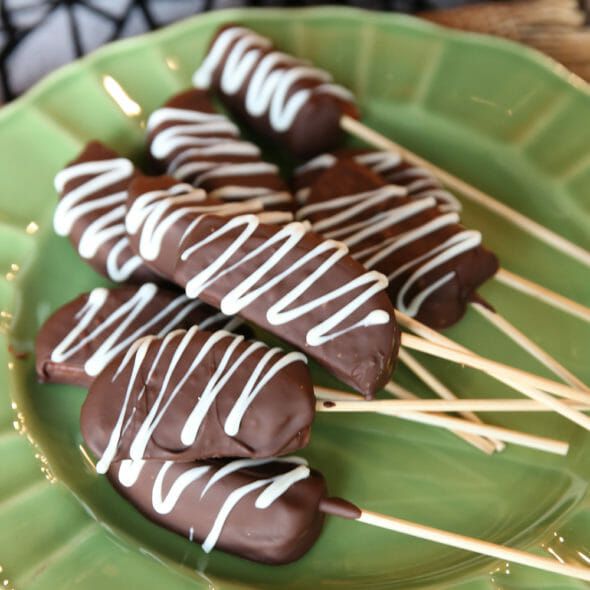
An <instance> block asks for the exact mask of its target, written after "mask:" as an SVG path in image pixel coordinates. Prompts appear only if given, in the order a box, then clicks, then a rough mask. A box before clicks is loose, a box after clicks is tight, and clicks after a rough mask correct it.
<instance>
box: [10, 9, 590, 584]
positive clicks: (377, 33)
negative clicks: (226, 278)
mask: <svg viewBox="0 0 590 590" xmlns="http://www.w3.org/2000/svg"><path fill="white" fill-rule="evenodd" d="M227 20H239V21H243V22H244V23H247V24H249V25H251V26H252V27H254V28H256V29H257V30H259V31H260V32H262V33H264V34H268V35H270V36H271V37H273V38H275V39H276V40H277V41H279V42H280V46H281V47H282V48H284V49H286V50H287V51H292V52H294V53H296V54H298V55H301V56H305V57H309V58H311V59H313V60H314V61H315V62H316V63H317V64H318V65H320V66H323V67H326V68H328V69H329V70H331V71H332V72H333V73H334V75H335V77H336V78H337V79H338V80H339V81H341V82H343V83H344V84H347V85H349V86H350V87H352V88H353V89H354V90H355V92H356V93H357V95H358V97H359V99H360V102H361V105H362V107H363V111H364V114H365V120H366V122H367V123H368V124H369V125H372V126H374V127H375V128H377V129H379V130H380V131H382V132H384V133H386V134H390V135H391V136H393V137H395V138H397V139H398V140H399V141H401V142H402V143H406V144H407V145H408V146H409V147H410V148H412V149H414V150H416V151H418V152H419V153H421V154H423V155H425V156H426V157H428V158H430V159H432V160H433V161H434V162H436V163H437V164H439V165H441V166H443V167H445V168H448V169H449V170H451V171H452V172H454V173H456V174H458V175H459V176H461V177H463V178H465V179H467V180H469V181H471V182H473V183H474V184H476V185H477V186H479V187H481V188H482V189H484V190H485V191H487V192H489V193H491V194H493V195H495V196H496V197H497V198H499V199H500V200H502V201H505V202H508V203H510V204H511V205H512V206H514V207H516V208H517V209H519V210H521V211H523V212H525V213H526V214H528V215H530V216H531V217H533V218H534V219H536V220H538V221H540V222H542V223H544V224H546V225H547V226H549V227H550V228H552V229H554V230H556V231H558V232H560V233H562V234H563V235H565V236H567V237H569V238H571V239H573V240H575V241H577V242H578V243H580V244H582V245H584V246H585V247H590V231H589V230H590V125H588V121H590V95H589V92H588V88H587V86H585V85H584V83H583V82H581V81H580V80H579V79H577V78H575V77H574V76H572V75H571V74H568V73H567V72H566V71H564V70H563V68H561V67H560V66H558V65H556V64H555V63H553V62H551V61H549V60H547V59H545V58H543V57H541V56H539V55H538V54H536V53H534V52H531V51H529V50H526V49H523V48H521V47H517V46H516V45H512V44H509V43H505V42H502V41H498V40H495V39H488V38H483V37H476V36H471V35H463V34H461V35H460V34H455V33H450V32H447V31H443V30H441V29H438V28H434V27H431V26H429V25H427V24H424V23H421V22H419V21H416V20H412V19H410V18H404V17H400V16H393V15H384V14H378V13H368V12H361V11H355V10H348V9H336V8H322V9H315V10H302V11H295V10H294V11H284V10H281V11H278V10H269V11H257V10H250V11H247V12H216V13H212V14H208V15H206V16H202V17H198V18H195V19H193V20H190V21H186V22H184V23H182V24H179V25H176V26H174V27H171V28H169V29H167V30H163V31H161V32H158V33H155V34H152V35H149V36H146V37H140V38H138V39H134V40H131V41H125V42H123V43H117V44H115V45H112V46H110V47H107V48H106V49H103V50H101V51H99V52H97V53H96V54H94V55H93V56H91V57H90V58H87V59H85V60H82V61H81V62H79V63H76V64H74V65H72V66H69V67H67V68H65V69H63V70H61V71H60V72H59V73H57V74H55V75H53V76H50V77H49V78H48V79H47V81H45V82H43V83H42V84H41V85H39V86H38V87H37V88H36V89H34V90H33V91H32V92H30V93H29V94H28V95H27V96H25V97H24V98H23V99H21V100H19V101H17V102H16V103H14V104H13V105H11V106H7V107H3V108H2V109H1V110H0V154H1V155H0V189H1V201H0V203H1V204H0V271H1V275H2V278H1V279H0V309H1V310H2V311H1V318H0V319H1V321H2V336H1V338H2V339H3V341H4V343H5V345H3V346H2V347H1V348H0V354H1V355H2V361H1V366H0V379H1V382H2V388H1V391H0V461H1V465H2V477H1V478H0V587H2V588H17V589H23V588H27V589H41V588H42V589H52V590H53V589H58V588H59V589H65V588H76V589H93V588H96V589H102V588H104V587H105V586H106V587H108V588H109V589H110V590H116V589H125V590H128V589H131V588H170V589H173V590H177V589H182V588H191V589H195V588H216V589H223V590H227V589H230V588H270V587H279V588H288V589H291V588H319V587H323V588H330V587H338V588H355V589H356V588H363V589H364V588H403V589H406V588H438V589H443V588H444V589H451V588H452V589H454V590H485V589H490V588H496V589H500V588H501V589H506V590H512V589H525V588H527V589H534V590H538V589H541V588H544V589H553V590H557V589H560V590H566V589H573V588H583V587H585V586H584V585H583V584H582V583H580V582H575V581H571V580H568V579H565V578H560V577H558V576H553V575H548V574H542V573H539V572H535V571H532V570H530V569H527V568H524V567H514V566H512V565H509V564H505V563H498V562H496V561H492V560H490V559H487V558H483V557H479V556H476V555H473V554H469V553H465V552H462V551H458V550H452V549H448V548H445V547H442V546H439V545H434V544H431V543H428V542H423V541H419V540H415V539H410V538H406V537H403V536H401V535H398V534H393V533H388V532H385V531H379V530H376V529H372V528H370V527H367V526H365V525H362V524H360V523H355V522H349V521H339V520H337V519H336V518H329V519H328V522H327V525H326V527H325V530H324V532H323V534H322V536H321V538H320V540H319V541H318V543H317V544H316V546H315V547H314V548H313V549H312V550H311V551H310V552H309V554H308V555H306V556H305V557H304V558H303V559H301V560H300V561H298V562H297V563H294V564H292V565H288V566H283V567H268V566H261V565H255V564H253V563H249V562H247V561H244V560H241V559H238V558H236V557H230V556H228V555H224V554H223V553H220V552H213V553H212V554H211V555H209V556H206V555H204V554H203V552H202V551H201V550H200V548H199V547H198V546H196V545H193V544H191V543H189V542H188V541H187V540H185V539H182V538H180V537H178V536H175V535H173V534H171V533H168V532H166V531H164V530H162V529H160V528H158V527H156V526H154V525H152V524H151V523H149V522H148V521H146V520H145V519H144V518H143V517H142V516H140V515H139V514H138V513H137V512H136V511H135V510H134V509H133V508H132V507H130V506H129V505H128V504H126V503H125V502H124V501H123V500H122V499H121V498H119V497H118V496H117V495H116V494H115V492H114V491H113V490H112V489H111V488H110V487H109V485H108V484H107V482H106V481H105V480H104V479H102V478H99V477H97V476H96V475H95V474H94V473H93V472H92V469H91V467H90V464H89V462H88V460H87V458H86V456H85V453H84V450H83V447H82V445H81V442H82V441H81V437H80V433H79V429H78V412H79V408H80V404H81V403H82V400H83V397H84V392H83V391H82V390H80V389H75V388H69V387H58V386H49V385H47V386H40V385H38V384H37V383H36V381H35V375H34V369H33V362H34V359H33V354H32V352H33V343H34V339H35V334H36V332H37V330H38V327H39V326H40V324H41V323H42V322H43V320H44V319H45V318H46V317H47V316H48V315H49V313H50V312H51V311H53V310H54V309H56V308H57V307H58V306H59V305H61V304H62V303H64V302H66V301H68V300H69V299H71V298H72V297H74V296H75V295H76V294H78V293H80V292H82V291H86V290H88V289H90V288H91V287H94V286H96V285H99V284H102V283H104V281H103V280H102V279H101V278H99V277H98V276H97V275H96V274H94V273H93V272H92V271H91V270H90V269H89V268H88V267H86V266H85V265H84V264H83V263H82V262H81V261H80V260H79V259H78V258H77V256H76V254H75V253H74V251H73V249H72V248H71V247H70V245H69V243H68V242H67V241H66V240H64V239H60V238H57V237H56V236H55V235H54V234H53V232H52V227H51V217H52V213H53V209H54V206H55V203H56V195H55V193H54V191H53V189H52V178H53V176H54V174H55V172H56V171H57V170H58V169H59V168H60V167H61V166H63V164H64V163H65V162H66V161H67V160H68V159H69V158H72V157H73V156H74V154H75V153H76V152H77V151H78V150H79V149H80V148H81V147H82V145H83V144H84V142H85V141H87V140H89V139H91V138H99V139H101V140H102V141H104V142H106V143H108V144H110V145H111V146H113V147H114V148H116V149H119V150H121V151H122V152H124V153H125V154H129V155H130V156H132V157H136V158H140V157H141V153H142V143H143V137H144V130H145V121H146V118H147V116H148V114H149V113H150V111H151V110H152V109H154V108H155V107H157V106H158V105H160V103H162V102H163V101H164V100H165V99H167V98H168V97H169V96H170V95H171V94H172V93H174V92H176V91H178V90H180V89H181V88H183V87H186V86H187V85H188V84H189V80H190V75H191V73H192V71H193V69H194V68H195V66H196V65H197V64H198V63H199V60H200V59H201V57H202V55H203V52H204V50H205V47H206V45H207V43H208V40H209V38H210V37H211V35H212V33H213V32H214V30H215V29H216V27H217V26H218V25H219V24H221V23H222V22H224V21H227ZM464 219H465V221H466V222H467V224H468V225H471V226H474V227H477V228H480V229H482V230H483V231H484V235H485V240H486V242H487V244H488V245H489V246H490V247H492V248H493V249H495V250H496V251H497V253H498V254H499V256H500V258H501V260H502V264H503V265H504V266H505V267H506V268H509V269H510V270H513V271H515V272H518V273H521V274H523V275H525V276H527V277H529V278H531V279H533V280H536V281H538V282H540V283H543V284H545V285H547V286H549V287H552V288H554V289H557V290H560V291H561V292H563V293H565V294H567V295H569V296H571V297H573V298H575V299H577V300H579V301H581V302H584V303H586V304H590V273H589V271H588V269H587V268H584V267H582V266H580V265H578V264H577V263H575V262H573V261H572V260H570V259H568V258H567V257H565V256H563V255H561V254H558V253H557V252H555V251H553V250H552V249H550V248H548V247H546V246H544V245H543V244H541V243H539V242H537V241H535V240H534V239H532V238H530V237H528V236H526V235H524V234H522V233H521V232H519V231H517V230H516V229H515V228H514V227H513V226H511V225H510V224H508V223H506V222H505V221H503V220H501V219H499V218H496V217H495V216H493V215H492V214H490V213H488V212H487V211H485V210H482V209H480V208H478V207H475V206H473V205H470V204H466V206H465V214H464ZM483 295H484V296H485V297H487V298H488V299H489V300H490V301H491V302H493V303H494V304H495V305H496V306H497V308H498V309H499V310H500V311H501V312H502V313H503V314H504V315H505V316H506V317H508V318H509V319H511V320H512V321H513V322H514V323H516V324H517V325H518V326H519V327H520V328H521V329H522V330H524V331H525V332H527V333H530V334H532V335H534V338H535V340H536V341H537V342H539V343H540V344H541V345H542V346H544V347H545V348H546V349H547V350H548V351H549V352H551V353H553V354H554V355H555V356H556V357H557V358H559V359H560V360H561V361H562V362H563V364H565V365H566V366H567V367H569V368H570V369H571V370H572V371H573V372H575V373H577V374H578V375H579V376H580V377H581V378H583V379H586V381H587V382H590V363H589V362H588V361H589V355H588V352H589V346H588V343H589V342H590V326H589V325H587V324H583V323H582V322H579V321H576V320H574V319H573V318H571V317H569V316H567V315H564V314H563V313H560V312H558V311H556V310H554V309H551V308H549V307H547V306H544V305H543V304H541V303H539V302H536V301H533V300H531V299H529V298H527V297H526V296H524V295H521V294H518V293H515V292H513V291H511V290H510V289H508V288H507V287H504V286H502V285H500V284H499V283H496V282H494V281H491V282H490V283H489V284H488V285H486V286H485V288H484V289H483ZM450 335H451V336H452V337H454V338H457V339H458V340H460V341H461V342H463V343H465V344H467V345H469V346H473V348H475V349H477V350H479V351H481V352H482V353H484V354H486V355H489V356H491V357H494V358H497V359H499V360H503V361H505V362H506V361H507V362H510V363H511V364H513V365H518V366H520V367H522V368H525V369H529V370H535V371H538V372H540V373H543V374H545V371H544V370H543V369H542V368H541V367H539V366H538V365H537V363H536V362H535V361H533V360H531V359H530V358H529V357H527V355H526V354H524V353H523V352H521V351H520V350H519V349H517V348H516V347H515V346H514V345H513V344H511V343H510V342H509V341H508V340H507V339H506V338H504V337H503V336H501V335H500V334H498V333H497V332H496V331H495V330H494V329H493V328H491V327H490V326H488V325H486V324H485V321H484V320H483V319H482V318H480V317H478V316H476V315H475V314H474V313H473V312H470V313H468V315H467V316H466V318H465V319H464V320H463V321H462V322H461V324H460V325H459V326H457V327H455V328H453V329H452V330H451V331H450ZM428 364H429V366H431V367H432V368H433V370H435V371H436V372H437V374H439V375H440V376H441V378H443V379H444V381H445V382H447V383H448V384H449V385H450V386H451V387H453V388H454V389H455V390H456V391H457V392H458V393H459V394H460V395H462V396H474V397H482V396H514V394H513V393H512V394H511V393H510V392H508V391H506V390H504V389H502V388H501V387H500V386H499V384H497V383H496V382H494V381H491V380H489V379H486V378H484V377H482V376H481V375H478V374H476V373H475V372H471V371H467V370H462V369H460V368H458V367H455V366H450V365H449V364H447V363H443V362H437V361H428ZM397 375H398V378H399V380H400V381H401V382H402V383H403V384H405V385H406V386H408V387H410V388H413V389H415V390H416V391H419V392H423V393H425V394H426V392H424V391H423V389H422V388H421V387H420V385H419V384H418V383H417V382H415V381H414V380H413V378H412V377H411V376H410V375H409V374H408V373H405V372H404V371H403V370H402V369H400V370H399V371H398V373H397ZM316 377H317V378H318V379H319V380H326V381H328V382H329V380H327V379H326V376H325V375H322V374H321V373H320V372H316ZM486 419H487V420H489V421H490V422H491V423H494V424H501V425H506V426H508V427H514V428H518V429H521V430H525V431H527V432H533V433H539V434H544V435H547V436H552V437H555V438H560V439H563V440H568V441H569V442H570V443H571V452H570V454H569V456H568V457H567V458H560V457H555V456H550V455H546V454H543V453H539V452H535V451H531V450H524V449H520V448H516V447H510V448H509V449H508V450H507V451H506V452H504V453H502V454H497V455H495V456H493V457H491V458H489V457H486V456H484V455H482V454H480V453H479V452H478V451H476V450H474V449H472V448H471V447H468V446H466V445H465V444H464V443H463V442H462V441H460V440H458V439H457V438H455V437H454V436H453V435H452V434H450V433H447V432H443V431H440V430H436V429H433V428H430V427H426V426H419V425H415V424H411V423H408V422H402V421H399V420H396V419H393V418H386V417H379V416H367V415H364V416H363V415H357V416H355V415H340V416H338V415H330V416H325V415H324V416H320V417H318V418H317V421H316V424H315V427H314V436H313V442H312V444H311V445H310V447H309V448H308V449H306V450H305V455H306V456H307V457H308V458H309V459H310V460H311V461H312V462H313V464H314V465H315V466H317V467H318V468H320V469H322V470H323V471H324V472H325V474H326V476H327V478H328V480H329V482H330V488H331V492H332V493H333V494H337V495H340V496H343V497H346V498H349V499H351V500H353V501H355V502H357V503H358V504H360V505H361V506H364V507H367V508H369V509H371V510H377V511H381V512H385V513H388V514H393V515H398V516H400V517H403V518H407V519H411V520H415V521H418V522H421V523H425V524H430V525H433V526H438V527H442V528H445V529H449V530H452V531H456V532H461V533H465V534H468V535H473V536H478V537H481V538H484V539H488V540H492V541H495V542H498V543H505V544H509V545H515V546H518V547H522V548H530V549H531V550H533V551H535V552H538V553H540V554H551V555H554V556H555V557H556V558H559V559H563V560H567V561H570V560H571V561H573V562H577V563H581V564H583V563H586V564H588V563H590V534H589V532H588V531H589V530H590V529H589V526H590V502H589V500H588V493H587V490H588V482H589V478H590V452H589V450H590V436H589V435H588V434H587V433H585V432H583V431H582V430H581V429H579V428H577V427H575V426H572V425H571V424H570V423H568V422H566V421H565V420H563V419H561V418H560V417H558V416H555V415H549V414H538V415H530V416H526V415H522V414H514V415H505V414H498V415H495V414H490V415H488V416H487V418H486Z"/></svg>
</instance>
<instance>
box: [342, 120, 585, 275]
mask: <svg viewBox="0 0 590 590" xmlns="http://www.w3.org/2000/svg"><path fill="white" fill-rule="evenodd" d="M340 126H341V127H342V129H344V130H345V131H347V132H348V133H350V134H351V135H354V136H355V137H358V138H359V139H362V140H363V141H365V142H367V143H368V144H370V145H373V146H375V147H377V148H379V149H382V150H385V151H388V152H393V153H396V154H399V155H401V156H402V157H403V158H404V159H405V160H407V161H408V162H411V163H412V164H415V165H417V166H422V167H423V168H426V169H427V170H430V171H431V172H432V173H433V174H434V175H435V176H437V177H438V178H439V179H440V180H441V181H442V182H443V184H445V185H447V186H448V187H450V188H452V189H453V190H456V191H458V192H460V193H461V194H462V195H463V196H465V197H466V198H468V199H469V200H471V201H473V202H475V203H477V204H479V205H481V206H483V207H486V208H487V209H489V210H490V211H493V212H494V213H496V214H497V215H499V216H501V217H503V218H504V219H506V220H508V221H510V222H511V223H513V224H514V225H516V226H518V227H519V228H520V229H522V230H524V231H525V232H527V233H528V234H530V235H532V236H535V237H536V238H537V239H539V240H541V241H543V242H545V243H546V244H549V245H550V246H552V247H553V248H555V249H557V250H559V251H560V252H563V253H564V254H567V255H568V256H570V257H571V258H573V259H575V260H577V261H578V262H580V263H581V264H584V265H585V266H587V267H590V252H589V251H588V250H586V249H585V248H582V247H581V246H578V245H577V244H574V243H573V242H571V241H570V240H568V239H567V238H564V237H563V236H560V235H559V234H556V233H555V232H553V231H551V230H550V229H548V228H546V227H545V226H543V225H541V224H540V223H537V222H536V221H533V220H532V219H530V218H529V217H527V216H526V215H523V214H522V213H519V212H518V211H516V210H515V209H512V208H511V207H509V206H508V205H505V204H504V203H501V202H500V201H498V200H496V199H494V198H493V197H491V196H490V195H487V194H486V193H484V192H483V191H481V190H479V189H477V188H475V187H474V186H472V185H470V184H469V183H467V182H465V181H464V180H461V179H460V178H458V177H457V176H454V175H453V174H451V173H449V172H447V171H446V170H443V169H442V168H439V167H438V166H435V165H434V164H432V163H430V162H429V161H428V160H425V159H424V158H421V157H420V156H418V155H417V154H415V153H414V152H411V151H410V150H408V149H406V148H404V147H402V146H401V145H399V144H397V143H395V142H394V141H392V140H391V139H388V138H387V137H385V136H383V135H381V133H378V132H377V131H375V130H374V129H371V128H369V127H367V126H366V125H364V124H363V123H361V122H360V121H357V120H356V119H353V118H352V117H349V116H347V115H344V116H342V118H341V119H340Z"/></svg>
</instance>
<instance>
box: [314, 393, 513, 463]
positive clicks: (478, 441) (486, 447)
mask: <svg viewBox="0 0 590 590" xmlns="http://www.w3.org/2000/svg"><path fill="white" fill-rule="evenodd" d="M386 387H387V390H388V391H389V392H390V393H392V394H393V395H395V396H397V397H401V398H403V399H406V400H418V399H420V398H419V397H418V396H416V395H414V394H413V393H411V392H410V391H408V390H407V389H405V388H404V387H402V386H401V385H398V384H397V383H393V382H391V383H388V384H387V386H386ZM315 396H316V399H318V400H326V401H334V400H341V401H348V400H353V401H358V400H363V397H362V396H360V395H357V394H354V393H347V392H346V391H340V390H337V389H329V388H327V387H320V386H318V385H316V387H315ZM365 401H366V400H365ZM385 415H386V416H390V415H391V414H390V413H389V412H387V413H385ZM398 418H400V419H401V420H409V421H410V422H415V420H412V419H411V417H410V418H406V417H405V416H403V415H402V416H398ZM451 432H452V433H453V434H454V435H455V436H457V437H459V438H460V439H462V440H464V441H465V442H466V443H468V444H470V445H471V446H473V447H475V448H476V449H478V450H480V451H482V452H483V453H485V454H486V455H492V454H493V453H494V451H495V450H496V448H495V446H494V444H493V443H492V442H490V440H489V439H487V438H484V437H483V436H477V435H475V434H469V433H467V432H463V431H459V430H452V431H451ZM498 442H500V441H498ZM501 444H504V443H501Z"/></svg>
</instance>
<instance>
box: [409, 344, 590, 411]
mask: <svg viewBox="0 0 590 590" xmlns="http://www.w3.org/2000/svg"><path fill="white" fill-rule="evenodd" d="M401 344H402V346H405V347H406V348H410V349H412V350H418V351H420V352H424V353H426V354H429V355H431V356H435V357H438V358H442V359H445V360H448V361H451V362H454V363H457V364H459V365H465V366H467V367H471V368H472V369H479V370H480V371H483V372H484V373H488V374H490V375H498V374H499V375H504V376H507V377H509V378H510V379H512V380H514V381H518V382H520V383H523V384H525V385H529V386H531V387H536V388H538V389H541V390H542V391H547V392H548V393H552V394H554V395H558V396H560V397H564V398H566V399H571V400H575V401H579V402H588V401H590V394H588V393H587V392H585V391H581V390H579V389H576V388H575V387H572V386H571V385H565V384H564V383H559V382H558V381H553V379H548V378H547V377H541V376H540V375H535V374H534V373H529V372H528V371H525V370H523V369H517V368H516V367H511V366H510V365H505V364H504V363H500V362H498V361H493V360H491V359H488V358H485V357H483V356H480V355H478V354H475V353H473V352H470V351H463V350H458V349H457V348H455V347H453V348H451V347H448V346H446V345H444V344H438V343H436V342H432V341H430V340H427V339H425V338H420V337H417V336H413V335H412V334H407V333H403V334H402V336H401Z"/></svg>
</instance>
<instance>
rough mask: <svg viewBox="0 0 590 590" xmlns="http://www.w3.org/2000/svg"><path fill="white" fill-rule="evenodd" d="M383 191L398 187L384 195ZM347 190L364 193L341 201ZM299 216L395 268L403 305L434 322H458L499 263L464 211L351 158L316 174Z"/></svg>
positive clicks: (398, 302)
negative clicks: (418, 194)
mask: <svg viewBox="0 0 590 590" xmlns="http://www.w3.org/2000/svg"><path fill="white" fill-rule="evenodd" d="M379 192H381V193H386V192H389V193H390V195H389V196H388V197H387V198H381V199H379V198H377V197H376V195H377V194H378V193H379ZM343 197H347V198H350V199H356V200H355V201H354V202H353V201H350V200H349V201H342V200H341V201H334V199H337V198H343ZM370 199H373V200H372V201H371V200H370ZM330 202H332V205H331V206H329V207H328V206H325V205H326V204H327V203H330ZM338 203H340V204H338ZM336 216H339V217H336ZM297 218H298V219H307V220H308V221H310V222H311V223H312V228H314V229H316V231H321V232H322V233H324V235H325V236H326V237H332V238H335V239H340V240H343V241H344V242H345V243H346V244H348V245H349V247H350V249H351V253H352V255H353V256H354V257H355V258H357V260H359V262H362V263H363V264H365V265H367V267H368V268H374V269H376V270H379V271H380V272H382V273H383V274H385V275H387V276H388V278H389V288H388V292H389V294H390V297H391V299H392V301H393V302H394V304H395V306H396V307H397V308H399V309H400V310H401V311H404V312H405V313H408V314H409V315H413V316H415V317H417V319H418V320H420V321H421V322H424V323H425V324H428V325H429V326H432V327H433V328H446V327H448V326H450V325H452V324H454V323H455V322H457V321H458V320H459V319H460V318H461V317H462V316H463V314H464V313H465V309H466V306H467V304H468V302H469V301H470V300H471V299H472V298H473V297H474V295H475V291H476V289H477V288H478V287H479V286H480V285H481V284H482V283H484V282H485V281H486V280H488V279H489V278H490V277H491V276H493V275H494V273H495V272H496V271H497V269H498V260H497V258H496V257H495V256H494V254H493V253H492V252H490V251H489V250H487V249H486V248H484V247H483V246H481V245H479V242H480V240H481V236H480V235H479V232H474V231H468V230H466V229H465V228H464V227H463V226H461V225H460V224H459V218H458V216H457V214H456V213H446V214H445V213H443V212H442V211H441V210H440V209H439V207H438V206H437V202H436V200H435V199H434V198H433V197H430V198H422V199H417V198H413V197H408V196H404V194H403V191H400V190H398V189H396V188H395V187H391V185H388V184H387V183H386V182H385V181H384V180H383V179H381V178H380V177H379V176H377V175H376V174H375V173H374V172H372V171H371V170H369V169H368V168H366V167H364V166H361V165H359V164H358V163H356V162H355V161H354V160H352V159H350V158H347V159H342V160H340V161H338V162H337V163H335V164H334V165H333V166H331V167H329V168H328V169H326V170H325V171H324V172H322V173H321V174H320V175H319V176H318V177H317V178H316V180H315V182H313V184H312V185H311V186H310V190H309V192H308V194H307V195H306V202H305V206H304V207H303V208H301V209H300V210H299V211H298V213H297ZM355 224H356V227H355ZM359 224H364V225H359ZM361 230H362V232H363V233H358V232H360V231H361Z"/></svg>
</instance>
